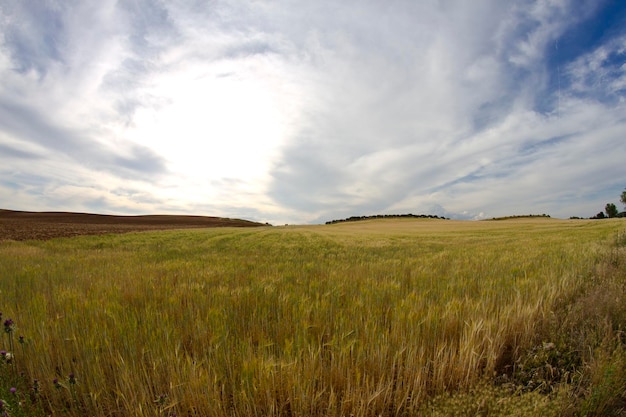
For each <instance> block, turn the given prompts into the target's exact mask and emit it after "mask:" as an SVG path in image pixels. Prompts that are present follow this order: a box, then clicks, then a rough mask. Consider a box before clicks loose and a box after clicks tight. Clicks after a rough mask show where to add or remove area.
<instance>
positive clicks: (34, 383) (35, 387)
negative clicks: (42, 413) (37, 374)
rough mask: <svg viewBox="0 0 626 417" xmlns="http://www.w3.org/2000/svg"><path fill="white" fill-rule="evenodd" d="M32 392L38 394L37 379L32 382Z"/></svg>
mask: <svg viewBox="0 0 626 417" xmlns="http://www.w3.org/2000/svg"><path fill="white" fill-rule="evenodd" d="M33 392H34V393H35V394H39V380H38V379H34V380H33Z"/></svg>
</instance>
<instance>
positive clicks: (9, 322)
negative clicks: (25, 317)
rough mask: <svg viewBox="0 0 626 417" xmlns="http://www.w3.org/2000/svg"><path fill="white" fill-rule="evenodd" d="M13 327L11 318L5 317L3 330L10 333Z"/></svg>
mask: <svg viewBox="0 0 626 417" xmlns="http://www.w3.org/2000/svg"><path fill="white" fill-rule="evenodd" d="M14 328H15V322H14V321H13V320H12V319H6V320H5V321H4V331H5V332H7V333H11V332H12V331H13V329H14Z"/></svg>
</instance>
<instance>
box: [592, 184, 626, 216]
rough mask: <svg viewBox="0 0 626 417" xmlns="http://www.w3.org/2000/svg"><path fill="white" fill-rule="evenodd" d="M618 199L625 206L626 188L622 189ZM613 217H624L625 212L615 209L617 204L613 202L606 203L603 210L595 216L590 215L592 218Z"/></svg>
mask: <svg viewBox="0 0 626 417" xmlns="http://www.w3.org/2000/svg"><path fill="white" fill-rule="evenodd" d="M619 200H620V201H621V202H622V204H624V206H626V190H624V191H622V194H621V195H620V197H619ZM605 213H606V214H605ZM614 217H626V212H624V211H622V212H621V213H620V212H619V210H618V209H617V206H616V205H615V204H613V203H606V206H604V211H601V212H599V213H598V214H596V215H595V216H593V217H591V218H592V219H611V218H614Z"/></svg>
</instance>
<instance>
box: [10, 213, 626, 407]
mask: <svg viewBox="0 0 626 417" xmlns="http://www.w3.org/2000/svg"><path fill="white" fill-rule="evenodd" d="M625 251H626V234H625V233H624V224H623V221H621V220H619V219H610V220H605V221H602V222H598V221H591V220H575V221H574V220H570V221H565V220H554V219H550V218H532V219H510V220H502V221H498V222H463V221H453V220H438V219H403V218H402V219H378V220H364V221H359V222H345V223H338V224H333V225H321V226H288V227H258V228H245V229H242V228H215V229H194V230H182V231H157V232H143V233H129V234H123V235H99V236H82V237H73V238H60V239H53V240H47V241H20V242H17V241H4V242H0V311H2V322H3V324H4V326H3V331H2V338H1V339H0V348H2V349H3V350H4V353H3V355H2V358H0V399H2V403H0V407H1V408H0V413H2V412H5V413H6V415H11V416H13V415H70V416H72V415H73V416H84V415H92V416H160V415H162V416H168V415H169V416H174V415H177V416H216V417H218V416H351V415H352V416H380V415H382V416H422V415H424V416H448V415H457V416H464V415H467V416H474V415H488V416H496V415H511V416H515V415H517V416H538V415H542V416H549V415H553V416H562V415H565V416H567V415H581V416H582V415H587V416H594V415H595V416H600V415H623V412H624V411H623V410H624V407H625V404H626V382H625V381H626V351H625V344H626V337H625V335H624V328H625V326H626V307H625V306H626V295H625V294H626V259H625V255H626V253H625ZM9 320H10V321H9ZM620 413H622V414H620ZM0 415H2V414H0Z"/></svg>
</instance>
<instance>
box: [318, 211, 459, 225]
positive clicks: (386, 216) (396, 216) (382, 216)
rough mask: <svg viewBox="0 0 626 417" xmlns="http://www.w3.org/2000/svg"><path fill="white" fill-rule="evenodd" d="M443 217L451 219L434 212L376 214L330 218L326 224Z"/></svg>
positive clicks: (443, 218)
mask: <svg viewBox="0 0 626 417" xmlns="http://www.w3.org/2000/svg"><path fill="white" fill-rule="evenodd" d="M400 218H402V219H406V218H411V219H441V220H449V219H447V218H446V217H440V216H435V215H433V214H412V213H409V214H376V215H373V216H352V217H348V218H347V219H340V220H330V221H328V222H326V224H335V223H343V222H357V221H360V220H371V219H400Z"/></svg>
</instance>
